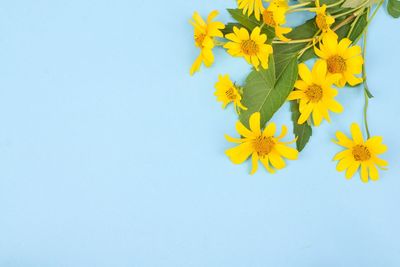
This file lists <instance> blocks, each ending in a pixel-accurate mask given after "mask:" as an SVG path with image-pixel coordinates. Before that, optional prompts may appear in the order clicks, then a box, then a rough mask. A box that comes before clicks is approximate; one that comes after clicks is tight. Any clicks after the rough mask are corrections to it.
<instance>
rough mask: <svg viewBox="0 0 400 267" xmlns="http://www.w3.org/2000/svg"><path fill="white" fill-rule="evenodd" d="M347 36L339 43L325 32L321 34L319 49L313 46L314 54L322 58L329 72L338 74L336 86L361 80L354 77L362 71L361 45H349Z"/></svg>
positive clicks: (356, 82)
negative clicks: (323, 34)
mask: <svg viewBox="0 0 400 267" xmlns="http://www.w3.org/2000/svg"><path fill="white" fill-rule="evenodd" d="M350 45H351V41H350V39H348V38H343V39H342V40H341V41H340V42H339V43H338V39H337V38H335V37H334V36H332V35H331V34H327V35H325V36H323V38H322V42H321V43H320V44H319V49H318V48H317V47H314V51H315V54H317V55H318V56H319V57H320V58H321V59H322V60H324V61H325V62H326V64H327V66H328V72H329V73H330V74H340V76H341V77H340V79H339V80H338V82H337V83H336V85H337V86H339V87H343V86H345V85H346V83H349V84H350V85H351V86H354V85H357V84H359V83H361V82H362V81H363V79H362V78H360V77H356V76H355V75H358V74H360V73H361V71H362V65H363V64H364V59H363V58H362V56H361V47H360V46H358V45H354V46H351V47H349V46H350Z"/></svg>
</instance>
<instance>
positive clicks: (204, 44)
mask: <svg viewBox="0 0 400 267" xmlns="http://www.w3.org/2000/svg"><path fill="white" fill-rule="evenodd" d="M217 15H218V11H216V10H214V11H212V12H211V13H210V15H208V18H207V22H205V21H204V20H203V19H202V18H201V16H200V15H199V13H197V12H194V14H193V20H192V21H190V24H192V25H193V27H194V42H195V45H196V46H197V47H198V48H200V55H199V56H198V57H197V59H196V60H195V62H194V63H193V65H192V68H191V69H190V74H191V75H193V74H194V73H195V72H196V71H198V70H199V69H200V66H201V64H202V63H204V65H205V66H206V67H210V66H211V65H212V64H213V63H214V54H213V52H212V49H213V48H214V46H215V45H214V37H224V35H223V34H222V32H221V29H224V28H225V25H224V24H223V23H222V22H217V21H212V20H213V19H214V18H215V17H216V16H217Z"/></svg>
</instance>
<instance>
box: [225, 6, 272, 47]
mask: <svg viewBox="0 0 400 267" xmlns="http://www.w3.org/2000/svg"><path fill="white" fill-rule="evenodd" d="M228 12H229V14H231V16H232V18H234V19H235V20H236V21H237V22H239V23H240V24H242V25H243V26H244V27H245V28H247V29H248V30H250V31H252V30H253V29H254V28H255V27H260V26H261V25H262V22H260V21H258V20H257V19H256V18H255V17H254V15H251V16H250V17H249V16H247V15H246V14H243V11H242V10H240V9H228ZM232 28H233V27H232ZM261 32H262V33H265V34H266V35H267V36H268V41H267V42H268V43H271V42H272V39H273V38H274V37H275V30H274V29H273V28H271V27H269V26H264V27H263V28H262V30H261Z"/></svg>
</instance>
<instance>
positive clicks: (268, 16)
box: [263, 10, 276, 27]
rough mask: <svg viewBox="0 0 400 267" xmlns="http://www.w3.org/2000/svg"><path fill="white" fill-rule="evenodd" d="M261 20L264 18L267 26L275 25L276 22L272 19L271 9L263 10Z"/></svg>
mask: <svg viewBox="0 0 400 267" xmlns="http://www.w3.org/2000/svg"><path fill="white" fill-rule="evenodd" d="M263 20H264V23H265V24H267V25H268V26H271V27H275V26H276V22H275V20H274V13H273V12H272V11H268V10H264V13H263Z"/></svg>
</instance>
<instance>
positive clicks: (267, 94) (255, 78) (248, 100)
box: [239, 56, 298, 126]
mask: <svg viewBox="0 0 400 267" xmlns="http://www.w3.org/2000/svg"><path fill="white" fill-rule="evenodd" d="M297 75H298V69H297V58H296V57H294V58H292V59H291V60H290V61H288V62H287V64H286V65H285V66H284V67H283V68H282V70H281V72H280V73H276V72H275V62H274V58H273V56H271V57H270V62H269V68H268V69H267V70H264V69H260V70H259V71H256V70H254V71H252V72H251V73H250V75H249V76H248V77H247V79H246V83H245V85H244V90H243V100H242V102H243V105H244V106H245V107H247V108H248V109H247V110H246V111H242V113H241V114H240V116H239V119H240V121H241V122H242V123H243V124H244V125H246V126H248V121H249V117H250V116H251V115H252V114H253V113H254V112H260V113H261V125H262V126H264V125H265V124H266V123H267V122H268V121H269V120H270V119H271V118H272V116H273V115H274V114H275V112H276V111H277V110H278V109H279V108H280V107H281V106H282V105H283V104H284V103H285V101H286V99H287V97H288V95H289V94H290V92H291V91H292V90H293V86H294V83H295V81H296V79H297Z"/></svg>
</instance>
